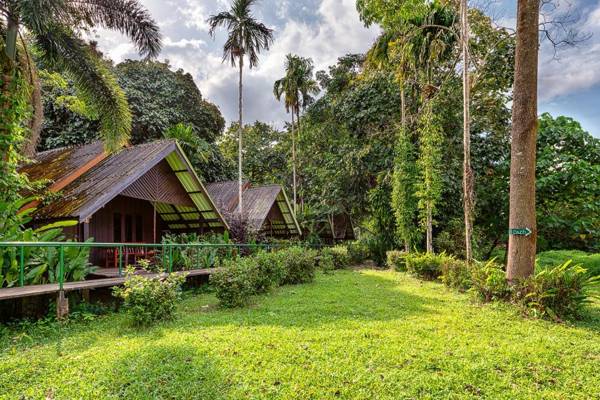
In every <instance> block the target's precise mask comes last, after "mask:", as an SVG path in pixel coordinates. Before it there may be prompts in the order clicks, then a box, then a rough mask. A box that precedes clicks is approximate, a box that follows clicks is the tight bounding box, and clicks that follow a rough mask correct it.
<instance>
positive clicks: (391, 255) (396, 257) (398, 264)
mask: <svg viewBox="0 0 600 400" xmlns="http://www.w3.org/2000/svg"><path fill="white" fill-rule="evenodd" d="M407 254H408V253H405V252H403V251H398V250H390V251H388V252H387V253H386V265H387V267H388V268H393V269H395V270H396V271H406V260H405V257H406V255H407Z"/></svg>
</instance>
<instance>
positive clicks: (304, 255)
mask: <svg viewBox="0 0 600 400" xmlns="http://www.w3.org/2000/svg"><path fill="white" fill-rule="evenodd" d="M280 253H281V257H283V260H284V264H285V277H284V278H283V281H282V282H283V283H284V284H292V285H294V284H298V283H306V282H311V281H312V280H313V279H314V278H315V268H316V266H317V256H318V252H317V251H316V250H313V249H307V248H304V247H299V246H295V247H289V248H287V249H285V250H280Z"/></svg>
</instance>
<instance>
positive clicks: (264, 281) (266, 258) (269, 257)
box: [253, 251, 285, 293]
mask: <svg viewBox="0 0 600 400" xmlns="http://www.w3.org/2000/svg"><path fill="white" fill-rule="evenodd" d="M253 259H254V260H253V262H254V263H256V273H255V274H254V278H255V279H254V282H253V286H254V292H255V293H266V292H268V291H269V290H270V289H271V288H272V287H274V286H279V285H280V284H281V282H282V281H283V278H284V277H285V265H284V260H283V257H282V255H281V254H280V253H279V252H266V251H260V252H258V253H256V255H255V256H254V257H253Z"/></svg>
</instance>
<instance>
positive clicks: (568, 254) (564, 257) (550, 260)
mask: <svg viewBox="0 0 600 400" xmlns="http://www.w3.org/2000/svg"><path fill="white" fill-rule="evenodd" d="M537 259H538V264H539V266H540V267H542V268H545V267H553V266H556V265H560V264H563V263H564V262H565V261H568V260H573V264H581V265H582V266H583V267H585V268H586V269H587V270H588V271H589V272H590V273H591V274H592V275H600V253H595V254H594V253H586V252H584V251H579V250H550V251H544V252H542V253H539V254H538V255H537Z"/></svg>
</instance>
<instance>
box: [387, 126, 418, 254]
mask: <svg viewBox="0 0 600 400" xmlns="http://www.w3.org/2000/svg"><path fill="white" fill-rule="evenodd" d="M417 172H418V171H417V166H416V163H415V148H414V145H413V143H412V141H411V139H410V137H409V134H408V132H406V131H405V130H404V129H400V131H399V133H398V138H397V142H396V154H395V158H394V175H393V181H392V209H393V210H394V215H395V216H396V231H397V233H398V237H399V238H400V240H402V241H403V242H404V250H405V251H406V252H409V251H410V248H411V245H413V244H414V242H415V240H416V239H417V236H418V232H417V229H416V226H415V216H416V215H417V198H416V197H415V183H416V178H417Z"/></svg>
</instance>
